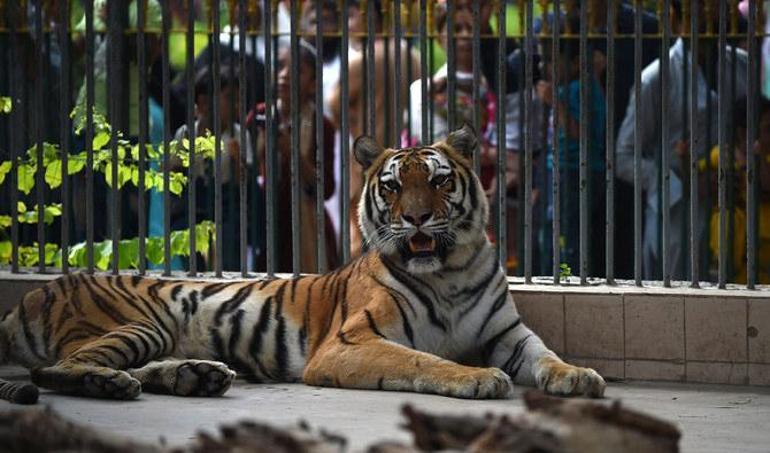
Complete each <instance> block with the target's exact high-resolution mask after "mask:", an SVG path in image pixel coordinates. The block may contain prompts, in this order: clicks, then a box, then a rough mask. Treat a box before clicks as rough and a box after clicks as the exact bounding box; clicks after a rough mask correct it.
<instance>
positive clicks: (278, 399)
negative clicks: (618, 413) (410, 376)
mask: <svg viewBox="0 0 770 453" xmlns="http://www.w3.org/2000/svg"><path fill="white" fill-rule="evenodd" d="M0 377H3V378H6V379H8V378H10V379H14V380H15V379H25V378H26V371H24V370H23V369H20V368H14V367H0ZM520 390H521V388H520ZM607 396H608V397H609V398H613V399H620V400H621V401H622V402H623V404H624V405H626V406H627V407H630V408H634V409H638V410H641V411H644V412H647V413H649V414H652V415H656V416H658V417H661V418H663V419H666V420H669V421H673V422H674V423H676V424H677V425H678V426H679V427H680V428H681V429H682V431H683V433H684V435H683V438H682V442H681V447H682V451H684V452H725V451H753V452H768V451H770V388H760V387H740V386H714V385H693V384H673V383H648V382H634V383H624V382H613V383H610V384H609V387H608V389H607ZM406 402H409V403H411V404H413V405H414V406H416V407H418V408H420V409H425V410H430V411H434V412H441V413H473V414H483V413H486V412H494V413H512V414H514V413H519V412H521V411H523V410H524V409H523V403H522V401H521V400H520V399H519V398H518V396H517V398H516V399H513V400H504V401H500V400H497V401H467V400H459V399H452V398H444V397H439V396H432V395H420V394H412V393H396V392H376V391H362V390H340V389H328V388H318V387H309V386H305V385H300V384H270V385H269V384H262V385H257V384H249V383H247V382H244V381H241V380H239V381H237V382H236V383H235V385H234V386H233V388H231V389H230V391H229V392H228V393H227V395H226V396H225V397H223V398H211V399H208V398H179V397H170V396H162V395H151V394H144V395H142V396H141V397H140V398H139V399H138V400H136V401H130V402H115V401H105V400H93V399H84V398H75V397H68V396H62V395H57V394H53V393H50V392H43V393H42V395H41V397H40V404H44V405H50V406H51V407H52V408H53V409H55V410H56V411H58V412H59V413H60V414H61V415H63V416H65V417H68V418H69V419H71V420H73V421H76V422H78V423H81V424H85V425H89V426H91V427H93V428H97V429H101V430H105V431H109V432H112V433H115V434H120V435H123V436H128V437H132V438H135V439H137V440H139V439H141V440H144V441H149V442H152V441H158V440H159V439H161V438H162V439H164V440H165V442H166V443H167V444H169V445H179V444H183V443H185V442H186V441H187V440H189V439H191V438H192V437H193V436H194V434H195V432H196V431H198V430H206V431H209V432H213V431H214V430H215V429H216V427H217V426H218V425H219V424H221V423H228V422H233V421H236V420H240V419H244V418H250V419H256V420H260V421H266V422H269V423H271V424H274V425H276V426H285V425H288V424H293V423H295V422H296V421H297V420H299V419H304V420H306V421H307V422H309V423H310V424H311V425H312V426H313V427H323V428H326V430H327V431H330V432H335V433H338V434H341V435H343V436H345V437H346V438H347V439H348V440H349V442H350V447H351V451H355V450H361V449H362V448H363V447H365V446H367V445H370V444H371V443H373V442H374V441H376V440H381V439H390V440H402V441H405V442H409V441H410V437H409V435H408V433H407V432H405V431H403V430H401V429H399V428H398V425H399V424H400V422H401V421H402V420H401V415H400V412H399V410H400V407H401V405H402V404H404V403H406ZM11 407H12V406H11V405H10V404H8V403H4V402H0V410H5V409H9V408H11ZM16 407H18V406H16Z"/></svg>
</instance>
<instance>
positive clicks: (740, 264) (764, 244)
mask: <svg viewBox="0 0 770 453" xmlns="http://www.w3.org/2000/svg"><path fill="white" fill-rule="evenodd" d="M728 215H729V213H728ZM733 215H734V218H735V220H734V226H733V237H732V238H728V241H729V240H732V241H733V256H732V260H733V266H734V269H735V281H736V283H746V274H747V270H746V211H745V210H744V209H743V208H742V207H741V208H735V210H734V211H733ZM757 215H758V216H759V228H758V230H757V242H758V246H759V251H758V253H757V257H756V262H757V271H758V272H757V282H758V283H761V284H770V202H765V203H762V204H760V205H759V211H758V212H757ZM709 231H710V238H709V249H710V250H711V254H712V256H713V257H714V259H718V257H719V210H718V209H714V210H713V211H712V213H711V221H710V228H709Z"/></svg>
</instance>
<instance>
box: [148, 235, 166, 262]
mask: <svg viewBox="0 0 770 453" xmlns="http://www.w3.org/2000/svg"><path fill="white" fill-rule="evenodd" d="M145 253H146V254H147V259H148V260H150V262H151V263H153V264H157V265H160V264H163V261H164V258H163V257H164V255H163V238H159V237H150V238H147V243H146V244H145Z"/></svg>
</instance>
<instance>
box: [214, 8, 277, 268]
mask: <svg viewBox="0 0 770 453" xmlns="http://www.w3.org/2000/svg"><path fill="white" fill-rule="evenodd" d="M272 16H273V12H272V10H271V0H262V36H263V38H264V41H265V155H264V159H265V188H266V190H265V214H266V215H265V216H266V218H267V225H266V226H265V248H266V251H267V262H266V265H267V275H268V277H270V278H272V277H273V276H274V275H275V245H276V244H275V203H274V201H273V200H274V198H275V191H274V182H275V166H274V158H275V140H274V135H273V106H274V103H273V95H274V94H273V55H272V50H273V49H272V47H273V46H272V43H273V33H272V31H273V25H272ZM215 27H216V26H215ZM217 28H218V27H217ZM214 36H216V33H215V35H214ZM218 203H219V204H220V206H219V211H220V213H219V220H218V223H217V225H220V224H221V223H222V220H221V216H222V214H221V210H222V208H221V204H222V199H221V194H220V196H219V199H218ZM217 228H218V229H217V233H218V232H219V227H217ZM219 241H220V239H217V242H219ZM219 253H220V254H221V250H220V251H219Z"/></svg>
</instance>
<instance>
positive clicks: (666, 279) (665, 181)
mask: <svg viewBox="0 0 770 453" xmlns="http://www.w3.org/2000/svg"><path fill="white" fill-rule="evenodd" d="M670 3H671V2H670V0H663V9H662V11H661V18H660V23H661V26H662V27H663V40H662V41H661V45H660V55H661V58H660V105H661V112H660V123H661V133H660V140H661V146H660V149H661V150H663V152H662V153H661V164H660V172H661V175H663V178H662V187H661V194H662V197H661V198H662V200H661V207H662V213H663V221H662V224H661V231H660V235H661V239H662V253H661V255H660V259H661V263H662V268H663V286H664V287H667V288H668V287H670V286H671V264H672V263H670V262H669V242H670V241H669V235H670V232H669V231H670V229H671V228H670V222H671V215H670V214H671V207H670V197H669V191H670V187H671V186H670V181H671V164H670V162H669V161H670V157H671V155H670V149H671V143H670V142H671V139H670V134H669V121H670V119H669V102H668V100H669V93H668V91H669V80H668V79H669V67H668V66H669V59H668V48H669V45H670V42H671V23H670V21H669V18H668V16H669V14H668V12H669V8H670Z"/></svg>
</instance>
